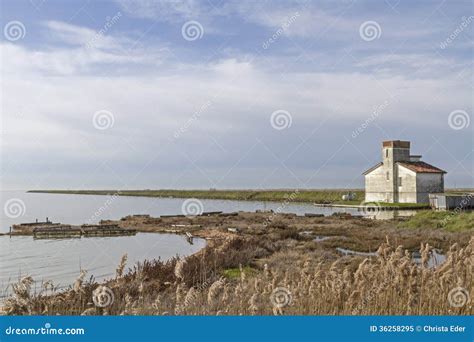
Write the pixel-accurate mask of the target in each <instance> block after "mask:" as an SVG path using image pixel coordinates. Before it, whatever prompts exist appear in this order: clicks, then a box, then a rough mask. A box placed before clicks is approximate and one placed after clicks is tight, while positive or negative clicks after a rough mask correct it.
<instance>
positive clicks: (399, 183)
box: [398, 177, 402, 186]
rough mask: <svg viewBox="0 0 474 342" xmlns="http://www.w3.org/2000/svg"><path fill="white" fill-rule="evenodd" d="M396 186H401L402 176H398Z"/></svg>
mask: <svg viewBox="0 0 474 342" xmlns="http://www.w3.org/2000/svg"><path fill="white" fill-rule="evenodd" d="M398 186H402V177H398Z"/></svg>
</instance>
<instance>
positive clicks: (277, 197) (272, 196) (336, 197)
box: [28, 189, 429, 209]
mask: <svg viewBox="0 0 474 342" xmlns="http://www.w3.org/2000/svg"><path fill="white" fill-rule="evenodd" d="M28 192H29V193H48V194H71V195H108V196H114V195H115V196H134V197H157V198H197V199H216V200H233V201H264V202H267V201H268V202H288V203H315V204H327V205H331V204H344V205H350V206H358V205H360V204H361V203H362V202H363V201H364V197H365V192H364V190H362V189H310V190H306V189H278V190H29V191H28ZM348 193H353V194H354V195H355V198H354V200H348V201H344V200H342V196H343V195H347V194H348ZM381 205H382V206H385V205H390V206H396V207H398V208H410V207H413V206H416V207H417V208H418V209H420V208H428V207H429V206H428V205H426V206H425V205H420V204H416V203H395V204H394V203H386V204H385V203H381Z"/></svg>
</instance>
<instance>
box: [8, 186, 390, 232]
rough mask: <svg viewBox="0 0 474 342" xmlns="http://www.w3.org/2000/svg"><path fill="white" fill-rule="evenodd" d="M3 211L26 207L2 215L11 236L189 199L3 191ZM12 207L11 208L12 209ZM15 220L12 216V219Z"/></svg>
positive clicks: (208, 203) (219, 204)
mask: <svg viewBox="0 0 474 342" xmlns="http://www.w3.org/2000/svg"><path fill="white" fill-rule="evenodd" d="M0 194H1V197H2V198H1V204H2V208H3V209H4V208H5V205H6V204H7V202H8V201H9V200H12V199H19V200H21V201H22V202H23V203H24V206H23V207H22V208H21V209H24V210H21V213H22V214H23V215H21V216H19V217H14V218H12V217H7V216H5V214H4V212H3V211H2V218H1V221H0V232H8V228H9V227H10V226H11V225H12V224H14V223H20V222H30V221H31V222H33V221H34V220H35V219H39V220H41V221H44V219H45V218H46V217H49V219H50V220H52V221H53V222H61V223H70V224H82V223H85V222H88V223H96V222H99V221H100V220H101V219H120V218H122V217H124V216H127V215H133V214H149V215H151V216H160V215H170V214H181V213H182V212H181V206H182V204H183V202H184V200H185V199H181V198H150V197H125V196H119V197H112V196H95V195H63V194H38V193H27V192H24V191H2V192H0ZM201 202H202V204H203V208H204V211H223V212H233V211H239V210H242V211H255V210H257V209H260V210H262V209H264V210H270V209H273V210H277V209H279V208H280V211H281V212H285V213H295V214H300V215H301V214H304V213H315V214H325V215H331V214H333V213H335V212H347V213H352V214H355V215H360V214H361V213H360V212H359V211H358V210H357V209H354V208H324V207H315V206H314V205H312V204H311V203H306V204H299V203H292V204H288V205H286V206H283V205H282V204H281V203H278V202H256V201H228V200H201ZM10 207H11V206H10ZM382 214H384V215H385V214H387V215H390V214H391V215H393V212H391V213H389V212H381V213H380V215H382ZM10 216H11V215H10Z"/></svg>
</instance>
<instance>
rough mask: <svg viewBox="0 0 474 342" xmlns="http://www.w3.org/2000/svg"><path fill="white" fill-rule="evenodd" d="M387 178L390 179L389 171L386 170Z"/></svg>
mask: <svg viewBox="0 0 474 342" xmlns="http://www.w3.org/2000/svg"><path fill="white" fill-rule="evenodd" d="M387 180H390V173H388V172H387Z"/></svg>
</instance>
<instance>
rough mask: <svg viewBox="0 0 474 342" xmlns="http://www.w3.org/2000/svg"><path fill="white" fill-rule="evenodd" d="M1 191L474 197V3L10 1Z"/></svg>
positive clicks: (6, 4) (4, 13) (3, 64)
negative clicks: (402, 189)
mask: <svg viewBox="0 0 474 342" xmlns="http://www.w3.org/2000/svg"><path fill="white" fill-rule="evenodd" d="M1 28H2V29H3V30H2V34H1V36H0V47H1V61H0V68H1V89H2V91H1V111H2V113H1V155H0V156H1V175H0V177H1V178H0V184H1V187H2V189H5V190H7V189H8V190H13V189H160V188H176V189H207V188H216V189H231V188H232V189H234V188H235V189H237V188H259V189H260V188H360V187H363V184H364V179H363V176H362V173H363V172H364V171H365V170H366V169H368V168H370V167H371V166H373V165H374V164H376V163H378V162H379V161H380V160H381V157H382V154H381V144H382V141H383V140H409V141H411V143H412V144H411V145H412V154H421V155H423V160H424V161H426V162H428V163H430V164H433V165H435V166H437V167H439V168H442V169H444V170H446V171H447V172H448V173H447V175H446V178H445V182H446V186H448V187H474V177H473V174H474V154H473V146H474V128H473V127H474V122H473V121H474V118H473V109H474V99H473V94H474V92H473V88H474V77H473V57H474V56H473V51H474V50H473V47H474V8H473V3H472V1H470V0H468V1H462V0H459V1H437V0H436V1H408V0H407V1H402V0H385V1H361V0H355V1H353V0H342V1H325V0H323V1H300V0H298V1H217V0H205V1H151V0H138V1H128V0H117V1H112V0H110V1H89V0H71V1H57V0H3V1H2V2H1Z"/></svg>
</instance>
